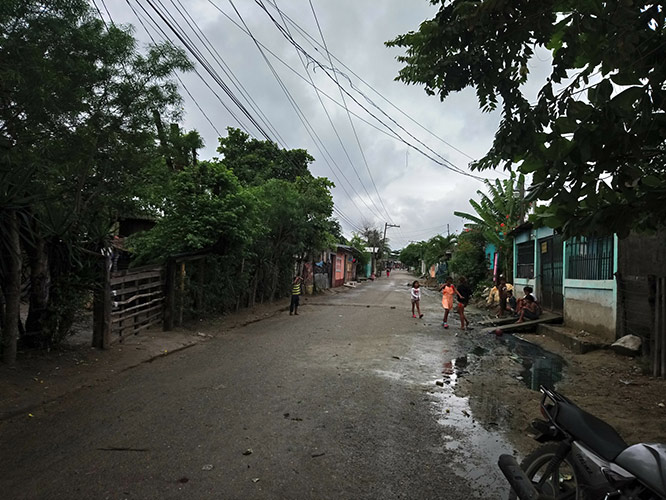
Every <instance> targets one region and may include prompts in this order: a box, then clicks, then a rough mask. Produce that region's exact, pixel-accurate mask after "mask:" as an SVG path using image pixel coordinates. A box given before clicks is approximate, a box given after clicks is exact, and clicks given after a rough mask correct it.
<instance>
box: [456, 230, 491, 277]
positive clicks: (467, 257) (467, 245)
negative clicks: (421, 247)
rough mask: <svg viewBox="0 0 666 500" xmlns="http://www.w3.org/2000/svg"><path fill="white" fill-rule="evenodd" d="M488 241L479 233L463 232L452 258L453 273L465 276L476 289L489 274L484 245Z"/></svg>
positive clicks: (473, 231)
mask: <svg viewBox="0 0 666 500" xmlns="http://www.w3.org/2000/svg"><path fill="white" fill-rule="evenodd" d="M485 243H486V240H485V238H484V236H483V234H481V233H480V232H479V231H475V230H467V231H463V232H462V234H461V235H460V236H459V237H458V244H457V246H456V251H455V252H454V254H453V257H452V258H451V262H450V263H449V267H450V270H451V272H453V273H456V274H457V275H458V276H464V277H465V278H467V281H469V283H470V286H471V287H472V289H474V288H475V287H476V286H477V285H478V284H479V283H481V282H482V281H483V280H484V279H485V278H486V277H487V274H488V268H487V265H486V254H485V251H484V245H485Z"/></svg>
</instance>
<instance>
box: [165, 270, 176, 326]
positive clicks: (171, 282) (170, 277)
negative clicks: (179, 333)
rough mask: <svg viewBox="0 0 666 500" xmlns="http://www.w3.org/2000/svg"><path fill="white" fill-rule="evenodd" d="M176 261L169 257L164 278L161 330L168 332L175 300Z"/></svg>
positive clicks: (171, 323) (171, 324)
mask: <svg viewBox="0 0 666 500" xmlns="http://www.w3.org/2000/svg"><path fill="white" fill-rule="evenodd" d="M175 299H176V261H175V260H173V259H169V260H168V261H167V265H166V277H165V280H164V322H163V325H162V330H164V331H165V332H169V331H171V330H173V313H174V309H175V305H176V304H175V302H176V300H175Z"/></svg>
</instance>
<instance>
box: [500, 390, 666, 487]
mask: <svg viewBox="0 0 666 500" xmlns="http://www.w3.org/2000/svg"><path fill="white" fill-rule="evenodd" d="M540 390H541V392H542V393H543V396H542V398H541V404H540V406H541V414H542V415H543V416H544V418H545V419H546V420H540V419H537V420H534V421H533V422H532V428H533V429H534V431H535V434H534V436H533V437H534V439H535V440H536V441H538V442H539V443H542V446H541V447H539V448H537V449H536V450H535V451H533V452H532V453H530V454H529V455H528V456H527V457H525V459H524V460H523V461H522V462H521V464H520V465H518V463H517V462H516V459H515V458H514V457H512V456H511V455H502V456H500V458H499V467H500V469H501V470H502V472H503V473H504V476H505V477H506V478H507V480H508V481H509V484H510V485H511V488H512V490H511V494H510V496H509V498H510V499H516V498H519V499H521V500H555V499H564V498H566V499H572V500H573V499H575V500H611V499H612V500H666V444H647V443H639V444H635V445H632V446H628V445H627V443H625V442H624V440H623V439H622V437H620V435H619V434H618V433H617V432H616V431H615V429H613V427H611V426H610V425H609V424H607V423H606V422H604V421H603V420H601V419H599V418H597V417H595V416H594V415H591V414H589V413H587V412H586V411H584V410H582V409H580V408H579V407H578V406H576V405H575V404H574V403H573V402H572V401H570V400H569V399H567V398H566V397H564V396H563V395H562V394H559V393H557V392H555V391H554V390H550V389H547V388H545V387H543V386H541V387H540Z"/></svg>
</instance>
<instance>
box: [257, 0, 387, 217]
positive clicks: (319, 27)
mask: <svg viewBox="0 0 666 500" xmlns="http://www.w3.org/2000/svg"><path fill="white" fill-rule="evenodd" d="M259 2H260V3H262V2H261V0H259ZM262 5H263V3H262ZM264 9H265V7H264ZM310 9H311V10H312V15H313V16H314V19H315V22H316V23H317V29H318V30H319V36H320V37H321V40H322V43H323V44H324V48H325V49H326V53H327V54H328V59H329V62H330V64H331V66H333V60H332V59H331V55H330V53H329V52H328V47H327V46H326V39H325V38H324V33H323V31H322V29H321V26H320V25H319V19H318V18H317V13H316V12H315V9H314V5H312V0H310ZM335 83H336V84H337V85H338V88H339V89H340V97H341V98H342V103H343V104H344V107H345V111H346V112H347V118H348V120H349V125H350V126H351V129H352V132H353V133H354V137H355V138H356V144H357V145H358V149H359V151H360V153H361V158H363V163H365V168H366V170H367V171H368V175H369V176H370V182H372V185H373V187H374V188H375V193H376V194H377V198H378V199H379V203H380V204H381V205H382V208H383V209H384V213H385V214H386V216H387V217H388V219H389V220H390V221H391V222H393V220H392V219H391V215H390V214H389V213H388V210H386V205H384V201H383V200H382V197H381V195H380V194H379V190H378V189H377V184H375V180H374V179H373V177H372V172H371V171H370V166H369V165H368V160H367V159H366V157H365V152H364V151H363V147H362V146H361V141H360V139H359V137H358V134H357V133H356V127H355V126H354V121H353V120H352V118H351V114H350V113H349V108H348V107H347V103H346V102H345V96H344V94H343V93H342V87H341V86H340V83H339V82H338V81H337V77H336V80H335ZM359 180H360V178H359ZM363 188H364V189H365V186H363ZM366 193H367V190H366ZM370 201H372V197H371V198H370ZM373 205H375V204H374V202H373ZM375 208H377V206H376V205H375Z"/></svg>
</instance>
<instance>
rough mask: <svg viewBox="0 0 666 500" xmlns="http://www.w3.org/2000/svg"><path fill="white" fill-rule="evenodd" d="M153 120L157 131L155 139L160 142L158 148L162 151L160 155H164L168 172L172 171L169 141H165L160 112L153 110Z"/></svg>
mask: <svg viewBox="0 0 666 500" xmlns="http://www.w3.org/2000/svg"><path fill="white" fill-rule="evenodd" d="M153 120H154V121H155V128H156V129H157V138H158V139H159V141H160V147H161V149H162V154H163V155H164V161H165V162H166V164H167V167H169V170H171V171H173V170H174V167H173V158H171V155H170V154H169V141H168V140H167V136H166V132H165V131H164V124H163V123H162V117H161V116H160V112H159V111H158V110H156V109H153Z"/></svg>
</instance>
